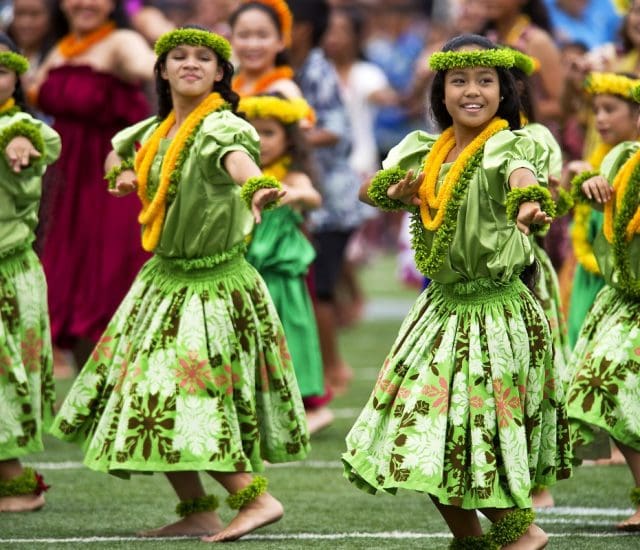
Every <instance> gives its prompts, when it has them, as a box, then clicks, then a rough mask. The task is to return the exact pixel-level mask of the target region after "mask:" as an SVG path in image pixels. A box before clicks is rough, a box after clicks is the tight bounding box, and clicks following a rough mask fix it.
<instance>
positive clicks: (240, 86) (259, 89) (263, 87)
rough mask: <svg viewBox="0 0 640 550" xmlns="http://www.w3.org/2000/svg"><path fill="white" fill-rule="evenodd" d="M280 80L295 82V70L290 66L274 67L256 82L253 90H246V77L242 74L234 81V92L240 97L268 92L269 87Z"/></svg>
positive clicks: (252, 87)
mask: <svg viewBox="0 0 640 550" xmlns="http://www.w3.org/2000/svg"><path fill="white" fill-rule="evenodd" d="M278 80H293V69H292V68H291V67H289V66H288V65H282V66H280V67H274V68H273V69H272V70H271V71H269V72H268V73H266V74H265V75H263V76H261V77H260V78H259V79H258V80H256V81H255V82H254V83H253V85H252V86H251V89H248V90H246V89H245V88H246V86H247V80H246V77H245V75H244V74H242V73H241V72H240V73H238V75H237V76H236V77H235V78H234V79H233V84H232V87H233V91H234V92H236V93H237V94H238V95H239V96H241V97H245V96H250V95H257V94H262V93H264V92H267V91H268V90H269V87H270V86H271V85H272V84H273V83H274V82H277V81H278Z"/></svg>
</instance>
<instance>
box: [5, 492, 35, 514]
mask: <svg viewBox="0 0 640 550" xmlns="http://www.w3.org/2000/svg"><path fill="white" fill-rule="evenodd" d="M43 506H44V495H42V494H40V495H35V494H33V493H31V494H28V495H15V496H11V497H0V512H35V511H36V510H40V508H42V507H43Z"/></svg>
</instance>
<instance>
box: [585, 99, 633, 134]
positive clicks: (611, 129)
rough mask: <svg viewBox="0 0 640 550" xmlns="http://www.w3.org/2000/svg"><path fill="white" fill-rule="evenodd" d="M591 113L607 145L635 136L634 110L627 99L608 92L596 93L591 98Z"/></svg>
mask: <svg viewBox="0 0 640 550" xmlns="http://www.w3.org/2000/svg"><path fill="white" fill-rule="evenodd" d="M593 113H594V115H595V117H596V129H597V130H598V133H599V134H600V137H601V139H602V141H603V142H604V143H606V144H607V145H617V144H618V143H620V142H622V141H630V140H633V139H635V138H636V135H637V129H636V119H637V116H636V115H635V110H634V109H633V108H632V106H631V105H630V104H629V102H628V101H625V100H624V99H622V98H620V97H618V96H615V95H609V94H598V95H596V96H595V97H594V98H593Z"/></svg>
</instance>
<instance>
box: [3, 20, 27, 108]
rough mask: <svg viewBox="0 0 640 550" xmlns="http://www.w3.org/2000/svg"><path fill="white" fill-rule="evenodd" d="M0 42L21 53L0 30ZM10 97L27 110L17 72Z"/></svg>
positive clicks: (14, 51)
mask: <svg viewBox="0 0 640 550" xmlns="http://www.w3.org/2000/svg"><path fill="white" fill-rule="evenodd" d="M0 44H2V45H3V46H6V47H7V48H9V50H10V51H12V52H13V53H18V54H21V52H20V50H19V49H18V46H16V43H15V42H14V41H13V40H11V38H9V36H8V35H7V34H5V33H3V32H0ZM11 97H13V100H14V101H15V102H16V105H17V106H18V107H20V109H21V110H23V111H26V112H29V108H28V106H27V102H26V99H25V97H24V90H23V89H22V83H21V82H20V75H18V74H16V86H15V88H14V89H13V94H11Z"/></svg>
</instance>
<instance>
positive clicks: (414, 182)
mask: <svg viewBox="0 0 640 550" xmlns="http://www.w3.org/2000/svg"><path fill="white" fill-rule="evenodd" d="M422 180H424V173H423V172H420V173H419V174H418V177H417V178H415V179H414V177H413V170H409V171H408V172H407V175H406V176H405V177H404V178H402V179H401V180H400V181H399V182H398V183H395V184H393V185H390V186H389V189H387V196H388V197H389V198H390V199H395V200H398V201H400V202H403V203H404V204H409V205H413V206H420V204H421V201H420V198H419V197H418V191H419V190H420V186H421V185H422Z"/></svg>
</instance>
